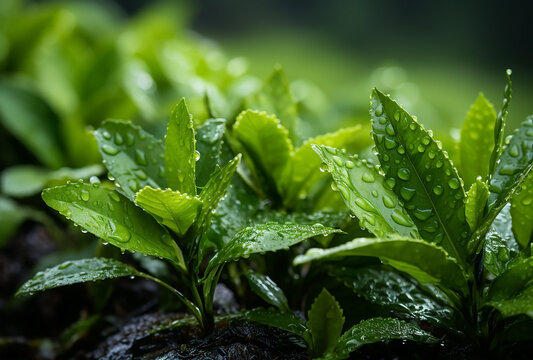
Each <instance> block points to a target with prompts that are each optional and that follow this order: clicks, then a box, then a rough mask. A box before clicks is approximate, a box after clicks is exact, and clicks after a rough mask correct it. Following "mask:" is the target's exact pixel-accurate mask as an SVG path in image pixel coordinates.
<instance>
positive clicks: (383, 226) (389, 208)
mask: <svg viewBox="0 0 533 360" xmlns="http://www.w3.org/2000/svg"><path fill="white" fill-rule="evenodd" d="M313 149H314V150H315V151H316V153H317V154H318V155H319V156H320V157H321V158H322V160H323V161H324V163H325V164H326V166H327V171H329V172H330V173H331V176H332V177H333V181H334V183H335V186H336V187H337V189H338V190H339V192H340V194H341V195H342V197H343V199H344V202H345V203H346V206H348V208H349V209H350V211H351V212H352V213H353V214H354V215H355V216H357V218H358V219H359V222H360V224H361V226H363V227H365V228H367V229H368V230H369V231H370V232H372V233H373V234H374V235H376V236H378V237H387V236H395V235H397V234H399V235H403V236H408V237H413V238H417V237H419V234H418V230H417V228H416V226H415V224H414V223H413V221H412V220H411V218H410V217H409V215H407V213H406V211H405V209H404V208H403V206H402V204H401V203H400V201H399V199H398V196H396V194H395V193H394V192H393V191H392V190H390V189H389V188H388V187H387V186H386V185H385V179H384V178H383V176H382V175H381V174H379V172H378V171H377V170H376V169H375V168H374V167H373V166H371V165H369V164H367V163H366V161H361V160H359V158H358V157H357V156H348V155H345V154H344V153H343V152H342V151H340V150H337V149H334V148H330V147H326V146H317V145H314V146H313Z"/></svg>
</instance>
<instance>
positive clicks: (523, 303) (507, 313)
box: [486, 286, 533, 318]
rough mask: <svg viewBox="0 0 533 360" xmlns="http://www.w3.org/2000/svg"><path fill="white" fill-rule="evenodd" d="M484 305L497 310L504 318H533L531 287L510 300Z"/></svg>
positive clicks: (532, 293)
mask: <svg viewBox="0 0 533 360" xmlns="http://www.w3.org/2000/svg"><path fill="white" fill-rule="evenodd" d="M486 305H489V306H492V307H494V308H496V309H498V310H499V311H500V312H501V313H502V315H503V316H504V317H511V316H516V315H520V314H525V315H528V316H529V317H532V318H533V286H528V287H526V288H525V289H524V290H522V291H520V292H519V293H518V294H516V295H514V296H513V297H512V298H508V299H502V300H494V301H489V302H487V303H486Z"/></svg>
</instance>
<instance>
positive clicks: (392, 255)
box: [294, 238, 468, 294]
mask: <svg viewBox="0 0 533 360" xmlns="http://www.w3.org/2000/svg"><path fill="white" fill-rule="evenodd" d="M346 256H375V257H378V258H379V259H380V260H381V261H383V262H384V263H385V264H388V265H391V266H392V267H394V268H396V269H398V270H400V271H403V272H406V273H407V274H409V275H411V276H412V277H414V278H415V279H416V280H418V281H419V282H421V283H423V284H425V283H430V284H437V285H440V284H442V285H444V287H445V288H452V289H455V290H456V291H459V292H461V293H463V294H466V293H467V292H468V285H467V279H466V274H465V273H464V271H463V270H462V269H461V267H460V266H459V264H458V263H457V260H456V259H454V258H452V257H450V256H449V255H448V254H447V253H446V251H444V249H442V248H441V247H438V246H437V245H435V244H431V243H428V242H426V241H423V240H417V239H406V238H384V239H377V238H371V239H366V238H360V239H354V240H352V241H350V242H347V243H345V244H342V245H339V246H336V247H333V248H329V249H310V250H308V251H307V253H306V254H305V255H299V256H297V257H296V258H295V259H294V264H295V265H299V264H303V263H306V262H309V261H313V260H319V259H335V258H342V257H346Z"/></svg>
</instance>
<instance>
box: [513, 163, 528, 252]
mask: <svg viewBox="0 0 533 360" xmlns="http://www.w3.org/2000/svg"><path fill="white" fill-rule="evenodd" d="M520 188H521V189H520V192H517V193H516V194H515V195H514V196H513V197H512V199H511V204H512V206H511V216H512V218H513V232H514V234H515V237H516V241H517V242H518V243H519V244H520V246H522V248H525V247H527V245H528V244H529V242H530V241H531V232H532V231H533V172H530V173H529V174H528V175H527V177H526V179H525V180H524V182H523V183H522V185H521V186H520Z"/></svg>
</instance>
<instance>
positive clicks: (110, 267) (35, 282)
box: [15, 258, 139, 296]
mask: <svg viewBox="0 0 533 360" xmlns="http://www.w3.org/2000/svg"><path fill="white" fill-rule="evenodd" d="M135 275H139V272H138V271H137V270H135V269H134V268H132V267H131V266H128V265H126V264H123V263H122V262H120V261H118V260H114V259H106V258H92V259H83V260H74V261H66V262H64V263H62V264H59V265H57V266H54V267H53V268H49V269H46V270H44V271H40V272H38V273H37V274H35V276H34V277H33V279H31V280H29V281H27V282H26V283H24V285H22V287H21V288H20V289H19V290H18V291H17V293H16V294H15V295H16V296H24V295H33V294H34V293H36V292H38V291H44V290H48V289H53V288H57V287H60V286H65V285H72V284H78V283H84V282H87V281H97V280H105V279H115V278H118V277H124V276H135Z"/></svg>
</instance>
